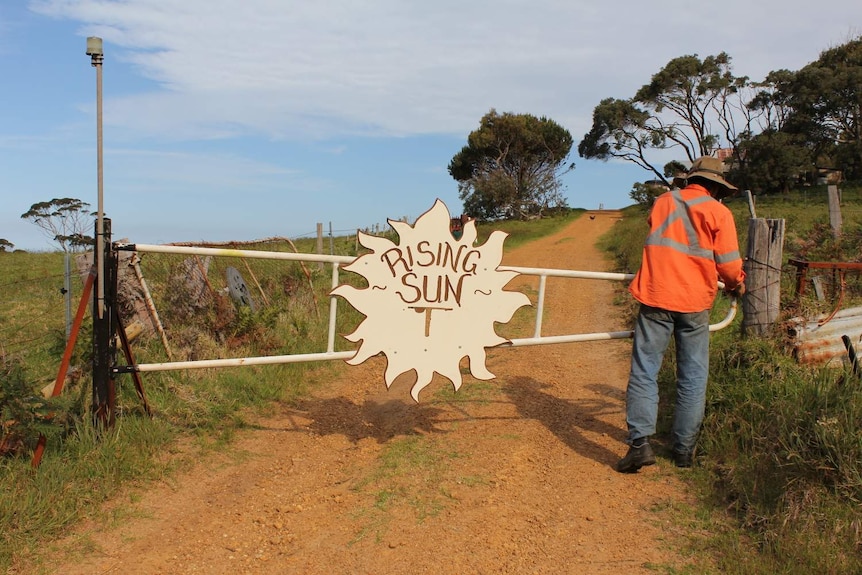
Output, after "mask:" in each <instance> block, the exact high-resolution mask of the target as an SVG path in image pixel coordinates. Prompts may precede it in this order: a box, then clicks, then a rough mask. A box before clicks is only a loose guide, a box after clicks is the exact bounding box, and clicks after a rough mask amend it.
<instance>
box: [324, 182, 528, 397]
mask: <svg viewBox="0 0 862 575" xmlns="http://www.w3.org/2000/svg"><path fill="white" fill-rule="evenodd" d="M450 217H451V216H450V214H449V210H448V208H447V207H446V205H445V204H444V203H443V202H442V201H440V200H439V199H438V200H437V201H436V202H435V203H434V206H433V207H432V208H431V209H430V210H428V211H427V212H425V213H424V214H423V215H422V216H420V217H419V218H418V219H417V220H416V223H415V224H414V225H412V226H411V225H409V224H407V223H405V222H400V221H394V220H389V224H390V225H391V226H392V228H393V229H394V230H395V231H396V232H397V234H398V238H399V239H398V243H397V244H395V243H393V242H392V241H390V240H388V239H386V238H380V237H376V236H371V235H368V234H364V233H362V232H360V233H359V243H360V244H362V246H363V247H365V248H367V249H369V250H371V252H370V253H368V254H365V255H362V256H360V257H358V258H357V259H356V260H354V261H353V262H351V263H350V264H349V265H347V266H346V267H345V269H346V270H348V271H351V272H354V273H357V274H359V275H361V276H362V277H364V278H365V279H366V280H367V282H368V287H367V288H364V289H359V288H355V287H353V286H350V285H340V286H338V287H337V288H335V289H334V290H333V291H332V293H333V294H334V295H338V296H341V297H343V298H344V299H346V300H347V301H348V302H349V303H350V304H351V305H352V306H353V307H355V308H356V309H357V310H358V311H359V312H360V313H362V314H363V315H364V316H365V319H364V320H362V322H360V324H359V326H358V327H357V328H356V330H354V331H353V333H351V334H349V335H346V336H345V337H346V339H348V340H349V341H351V342H354V343H355V342H360V345H359V348H358V349H357V352H356V354H355V355H354V356H353V357H352V358H351V359H349V360H347V363H349V364H351V365H358V364H360V363H362V362H364V361H365V360H367V359H368V358H370V357H373V356H376V355H379V354H381V353H382V354H384V355H385V356H386V360H387V366H386V371H385V374H384V380H385V382H386V387H390V386H391V385H392V382H393V381H395V379H396V378H397V377H398V376H399V375H401V374H403V373H406V372H408V371H411V370H415V372H416V382H415V383H414V384H413V387H412V389H411V390H410V395H411V396H412V397H413V399H414V400H415V401H417V402H418V401H419V392H420V391H422V389H423V388H424V387H425V386H427V385H428V384H429V383H430V382H431V379H432V378H433V376H434V373H438V374H440V375H441V376H443V377H445V378H446V379H448V380H450V381H451V382H452V385H453V386H454V388H455V390H456V391H457V390H458V389H459V388H460V387H461V371H460V368H459V365H460V363H461V360H462V359H463V358H464V357H467V358H469V365H470V373H471V375H472V376H473V377H475V378H477V379H483V380H487V379H492V378H493V377H494V374H492V373H491V372H490V371H488V369H487V367H486V365H485V357H486V355H485V348H488V347H494V346H498V345H501V344H504V343H508V342H509V340H507V339H506V338H503V337H500V336H499V335H497V333H496V332H495V331H494V323H495V322H500V323H507V322H509V321H510V320H511V319H512V316H513V315H514V313H515V311H517V310H518V308H520V307H522V306H525V305H530V300H529V298H528V297H527V296H526V295H524V294H522V293H520V292H513V291H506V290H504V289H503V288H504V286H505V285H506V284H507V283H508V282H509V281H510V280H511V279H512V278H513V277H515V276H516V275H518V274H517V273H516V272H513V271H500V270H498V269H497V268H498V267H499V265H500V263H501V260H502V256H503V241H504V240H505V238H506V236H507V234H506V233H504V232H501V231H494V232H492V233H491V235H490V237H489V238H488V240H487V241H486V242H485V243H484V244H482V245H479V246H474V245H473V244H474V243H475V241H476V226H475V224H474V222H472V221H469V222H467V223H466V224H465V225H464V230H463V234H462V236H461V238H460V239H455V238H454V237H453V236H452V234H451V232H450V231H449V223H450Z"/></svg>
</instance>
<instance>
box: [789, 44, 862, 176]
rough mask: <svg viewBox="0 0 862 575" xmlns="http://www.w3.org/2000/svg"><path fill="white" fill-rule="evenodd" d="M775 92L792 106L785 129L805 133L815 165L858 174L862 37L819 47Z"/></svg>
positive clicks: (861, 158)
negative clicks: (809, 142) (810, 144)
mask: <svg viewBox="0 0 862 575" xmlns="http://www.w3.org/2000/svg"><path fill="white" fill-rule="evenodd" d="M780 90H781V94H782V97H783V98H784V99H785V100H786V102H787V103H788V104H789V106H790V107H791V109H792V112H791V118H790V121H789V122H788V125H787V126H785V130H786V131H791V132H793V133H796V134H807V137H808V138H809V139H810V140H811V141H812V144H813V145H814V146H815V148H816V152H815V153H816V155H817V156H818V157H817V162H818V163H822V162H824V161H826V162H830V163H832V164H833V165H832V166H828V167H840V168H841V169H843V170H844V171H845V174H846V175H847V176H848V177H850V178H860V177H862V36H859V37H857V38H855V39H852V40H850V41H848V42H846V43H844V44H842V45H840V46H835V47H833V48H829V49H827V50H824V51H823V52H821V53H820V57H819V58H818V59H817V60H815V61H813V62H811V63H810V64H808V65H807V66H805V67H803V68H802V69H800V70H799V71H798V72H796V73H795V74H793V75H792V76H791V77H790V78H788V79H787V81H786V82H785V83H783V84H782V85H781V87H780Z"/></svg>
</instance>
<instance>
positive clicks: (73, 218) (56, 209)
mask: <svg viewBox="0 0 862 575" xmlns="http://www.w3.org/2000/svg"><path fill="white" fill-rule="evenodd" d="M89 207H90V204H88V203H87V202H82V201H81V200H78V199H75V198H54V199H53V200H51V201H50V202H39V203H36V204H33V205H32V206H30V209H29V210H28V211H27V212H26V213H23V214H21V218H22V219H25V220H30V221H31V222H33V223H34V224H36V225H37V226H39V228H41V229H42V232H43V233H44V234H45V235H46V236H47V237H48V238H49V239H51V240H52V241H55V242H57V244H59V246H60V249H61V250H63V251H64V252H75V251H79V250H82V249H84V248H86V247H87V246H90V245H92V244H93V237H92V236H89V235H87V234H86V233H85V231H86V227H87V226H88V225H89V224H90V220H89V216H90V215H92V212H90V211H89V209H88V208H89Z"/></svg>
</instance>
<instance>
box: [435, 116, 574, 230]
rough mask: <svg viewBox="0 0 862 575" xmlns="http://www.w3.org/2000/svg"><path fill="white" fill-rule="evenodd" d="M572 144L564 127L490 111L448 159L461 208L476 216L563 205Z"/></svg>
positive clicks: (510, 215)
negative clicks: (564, 179)
mask: <svg viewBox="0 0 862 575" xmlns="http://www.w3.org/2000/svg"><path fill="white" fill-rule="evenodd" d="M572 144H573V140H572V136H571V134H570V133H569V132H568V130H566V129H564V128H563V127H562V126H560V125H559V124H557V123H556V122H554V121H553V120H551V119H548V118H545V117H541V118H537V117H536V116H533V115H531V114H513V113H509V112H506V113H503V114H499V113H497V111H496V110H494V109H491V111H489V112H488V113H487V114H485V115H484V116H483V117H482V120H481V122H480V124H479V128H477V129H476V130H473V131H472V132H470V134H469V136H468V137H467V145H466V146H464V147H462V148H461V151H459V152H458V153H457V154H455V156H454V157H453V158H452V160H451V161H450V162H449V166H448V170H449V174H450V175H451V176H452V177H453V178H454V179H455V180H456V181H457V182H458V193H459V197H460V198H461V200H462V201H463V202H464V210H465V212H466V213H468V214H469V215H471V216H473V217H475V218H478V219H480V220H496V219H525V218H531V217H541V216H542V215H543V214H544V213H545V212H546V211H548V210H550V209H556V208H564V207H566V205H567V203H566V199H565V197H564V195H563V190H564V186H563V184H562V182H561V177H562V176H563V175H564V174H566V173H568V172H569V171H571V170H573V169H574V167H575V165H574V163H568V156H569V152H570V151H571V148H572Z"/></svg>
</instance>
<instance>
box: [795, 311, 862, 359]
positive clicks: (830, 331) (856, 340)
mask: <svg viewBox="0 0 862 575" xmlns="http://www.w3.org/2000/svg"><path fill="white" fill-rule="evenodd" d="M827 317H828V316H827V315H821V316H819V317H816V318H814V319H813V320H810V319H806V318H794V319H792V320H791V326H792V327H791V329H790V337H791V339H792V341H793V347H794V350H795V354H796V358H797V359H798V360H799V362H800V363H805V364H816V365H821V364H823V365H836V366H837V365H839V362H840V363H848V362H849V356H848V354H847V348H846V347H845V346H844V342H843V341H842V339H841V336H844V335H846V336H847V337H849V338H850V341H851V342H852V344H853V347H854V348H855V349H856V350H857V353H858V352H859V349H860V347H862V307H854V308H848V309H845V310H841V311H839V312H838V313H836V314H835V316H834V317H833V318H832V319H830V320H829V321H827V322H826V323H824V324H823V325H819V323H820V322H821V321H823V320H825V319H826V318H827Z"/></svg>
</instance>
